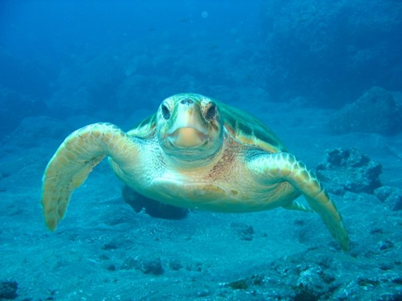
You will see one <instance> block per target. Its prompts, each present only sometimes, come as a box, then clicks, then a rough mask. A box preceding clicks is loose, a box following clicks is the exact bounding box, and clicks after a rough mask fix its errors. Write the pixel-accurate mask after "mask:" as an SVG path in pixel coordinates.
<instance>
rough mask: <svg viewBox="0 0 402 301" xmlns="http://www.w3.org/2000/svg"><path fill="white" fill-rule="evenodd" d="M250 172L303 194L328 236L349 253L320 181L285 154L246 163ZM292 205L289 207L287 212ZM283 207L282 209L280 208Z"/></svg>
mask: <svg viewBox="0 0 402 301" xmlns="http://www.w3.org/2000/svg"><path fill="white" fill-rule="evenodd" d="M249 167H250V169H252V170H254V171H255V173H256V174H257V175H259V176H260V177H264V178H265V180H266V181H267V184H272V183H277V182H281V181H287V182H289V183H290V184H292V185H293V186H294V187H296V189H298V190H299V191H300V192H301V193H303V194H304V196H305V198H306V200H307V202H308V203H309V205H310V206H311V208H313V209H314V211H316V212H317V213H318V214H319V215H320V216H321V219H322V220H323V222H324V223H325V224H326V225H327V227H328V229H329V232H330V233H331V235H332V237H333V238H334V239H335V240H336V241H337V242H338V243H339V244H340V245H341V247H342V249H343V250H345V251H348V250H349V236H348V233H347V231H346V228H345V226H344V224H343V220H342V217H341V215H340V214H339V211H338V210H337V208H336V207H335V204H334V203H333V202H332V201H331V200H330V198H329V196H328V194H327V193H326V192H325V190H324V189H323V188H322V187H321V184H320V182H319V181H318V180H317V178H316V177H315V176H313V175H312V174H311V172H310V171H309V170H307V168H306V166H305V165H304V164H303V163H302V162H301V161H299V160H297V159H296V157H295V156H294V155H292V154H289V153H276V154H268V155H262V156H259V157H257V158H255V159H253V160H252V161H251V162H250V163H249ZM293 206H294V205H293V204H291V205H290V207H291V208H290V209H294V208H292V207H293ZM284 207H285V208H286V206H284ZM296 207H297V206H296Z"/></svg>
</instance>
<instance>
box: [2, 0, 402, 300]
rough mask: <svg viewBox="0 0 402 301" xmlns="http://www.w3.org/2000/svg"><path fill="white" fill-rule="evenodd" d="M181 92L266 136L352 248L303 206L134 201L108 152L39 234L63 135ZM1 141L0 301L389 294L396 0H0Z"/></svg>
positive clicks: (137, 116) (397, 217)
mask: <svg viewBox="0 0 402 301" xmlns="http://www.w3.org/2000/svg"><path fill="white" fill-rule="evenodd" d="M182 92H193V93H200V94H203V95H206V96H209V97H212V98H215V99H217V100H220V101H221V102H224V103H227V104H230V105H232V106H235V107H238V108H240V109H243V110H245V111H247V112H249V113H251V114H253V115H255V116H256V117H258V118H259V119H260V120H261V121H263V122H264V123H265V124H267V125H268V126H269V127H270V128H271V129H272V130H273V131H274V132H275V133H277V134H278V135H279V137H281V139H282V140H283V141H284V142H285V144H286V145H287V146H288V148H289V149H290V151H291V152H292V153H293V154H295V155H297V156H298V157H299V158H300V159H301V160H302V161H303V162H305V163H306V164H307V166H308V167H309V168H310V169H312V170H314V171H315V173H316V174H317V177H318V178H319V179H320V180H321V181H322V182H323V184H324V186H325V187H326V189H327V191H328V192H329V194H330V196H331V198H332V199H333V201H334V202H335V203H336V205H337V207H338V209H339V211H340V212H341V213H342V216H343V218H344V222H345V225H346V228H347V229H348V232H349V235H350V239H351V249H350V251H349V252H343V251H342V250H341V249H340V248H339V246H338V245H337V243H336V242H334V241H333V239H332V238H331V236H330V235H329V233H328V231H327V229H326V227H325V225H324V224H323V223H322V221H321V219H320V218H319V216H318V215H317V214H311V213H303V212H296V211H287V210H283V209H281V208H280V209H275V210H272V211H265V212H259V213H247V214H218V213H209V212H198V211H190V212H187V214H186V215H185V216H182V217H180V218H171V217H170V218H169V217H166V216H165V217H163V218H156V217H155V216H152V214H149V212H147V210H146V209H147V208H145V209H144V210H137V211H140V212H136V211H135V210H133V208H132V206H130V205H129V204H128V203H127V194H126V195H125V197H124V196H122V188H123V186H124V185H123V183H122V182H121V181H119V180H118V179H117V177H116V176H115V175H114V174H113V172H112V171H111V170H110V168H109V166H108V164H107V162H106V160H104V162H102V163H101V164H100V165H99V166H98V167H97V168H96V169H94V171H93V172H92V173H91V175H90V176H89V178H88V180H87V181H86V182H85V183H84V184H83V185H82V186H81V187H80V188H79V189H78V190H77V191H76V192H75V193H74V195H73V197H72V200H71V204H70V206H69V209H68V214H67V216H66V218H65V219H64V220H63V222H62V223H61V224H60V226H59V228H58V229H57V231H55V232H54V233H51V232H49V231H48V230H47V229H46V227H45V225H44V220H43V214H42V208H41V202H40V199H41V185H42V175H43V172H44V170H45V168H46V165H47V163H48V161H49V160H50V159H51V158H52V156H53V154H54V152H55V151H56V150H57V147H58V146H59V145H60V144H61V143H62V142H63V140H64V138H65V137H66V136H67V135H68V134H69V133H71V132H72V131H74V130H76V129H78V128H80V127H82V126H85V125H87V124H91V123H94V122H111V123H113V124H115V125H117V126H118V127H120V128H122V129H123V130H124V131H127V130H129V129H131V128H133V127H134V126H135V125H136V124H138V123H139V122H140V121H141V120H142V119H143V118H146V117H148V116H149V115H151V114H153V113H154V112H156V110H157V109H158V107H159V105H160V103H161V102H162V100H163V99H165V98H167V97H169V96H171V95H173V94H176V93H182ZM0 141H1V144H0V300H162V299H163V300H402V175H401V170H402V2H401V1H395V0H368V1H367V0H365V1H363V0H356V1H329V0H325V1H313V0H286V1H283V0H270V1H268V0H265V1H263V0H253V1H241V0H237V1H229V0H220V1H212V0H208V1H196V0H159V1H156V0H155V1H153V0H151V1H143V0H141V1H140V0H135V1H134V0H133V1H128V0H127V1H89V0H86V1H67V0H58V1H50V0H42V1H39V0H31V1H29V0H26V1H23V0H21V1H11V0H3V1H1V2H0ZM300 202H304V199H303V198H302V197H301V198H300ZM144 206H145V207H146V206H147V205H146V204H145V205H144ZM162 210H167V209H166V208H163V209H162Z"/></svg>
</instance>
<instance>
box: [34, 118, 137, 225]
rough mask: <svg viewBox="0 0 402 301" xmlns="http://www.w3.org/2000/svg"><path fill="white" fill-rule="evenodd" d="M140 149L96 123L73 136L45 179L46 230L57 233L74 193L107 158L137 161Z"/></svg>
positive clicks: (115, 130)
mask: <svg viewBox="0 0 402 301" xmlns="http://www.w3.org/2000/svg"><path fill="white" fill-rule="evenodd" d="M137 154H138V147H136V145H135V144H134V143H133V142H132V141H131V140H130V138H129V137H128V136H127V135H126V134H125V133H124V132H123V131H121V130H120V129H119V128H117V127H116V126H114V125H112V124H107V123H95V124H92V125H89V126H86V127H83V128H81V129H79V130H77V131H75V132H73V133H72V134H70V135H69V136H68V137H67V138H66V139H65V140H64V142H63V143H62V144H61V145H60V147H59V148H58V150H57V151H56V153H55V154H54V156H53V157H52V159H51V160H50V162H49V163H48V165H47V168H46V170H45V173H44V175H43V186H42V205H43V213H44V215H45V221H46V225H47V227H48V228H49V229H50V230H52V231H54V230H55V229H56V227H57V225H58V223H59V222H60V220H61V219H62V218H63V216H64V213H65V211H66V208H67V205H68V202H69V201H70V197H71V194H72V193H73V191H74V190H75V189H76V188H78V187H79V186H80V185H81V184H83V183H84V182H85V180H86V178H87V177H88V175H89V173H90V172H91V171H92V169H93V168H94V167H95V166H96V165H98V164H99V162H100V161H102V159H103V158H105V157H106V156H110V157H111V158H112V159H113V161H115V162H116V163H117V164H119V165H124V162H126V160H127V158H131V159H132V160H135V158H136V157H138V156H137Z"/></svg>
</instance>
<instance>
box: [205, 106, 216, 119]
mask: <svg viewBox="0 0 402 301" xmlns="http://www.w3.org/2000/svg"><path fill="white" fill-rule="evenodd" d="M216 112H217V110H216V104H214V103H213V102H212V103H211V105H210V106H209V108H208V110H207V112H206V113H205V119H206V120H208V121H211V120H212V119H213V118H214V117H215V116H216Z"/></svg>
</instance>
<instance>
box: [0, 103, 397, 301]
mask: <svg viewBox="0 0 402 301" xmlns="http://www.w3.org/2000/svg"><path fill="white" fill-rule="evenodd" d="M245 106H248V105H247V104H245ZM155 109H156V108H155ZM248 111H249V112H251V113H253V114H256V115H257V116H258V117H259V118H260V119H261V120H263V121H264V122H265V123H267V124H268V125H269V126H270V127H271V128H272V129H273V130H274V131H275V132H276V133H277V134H278V135H279V136H280V137H281V138H282V139H283V141H284V142H285V143H286V144H287V146H288V147H289V149H290V150H291V151H292V152H293V153H294V154H296V155H297V156H298V157H299V158H300V159H302V160H303V161H304V162H305V163H306V164H307V165H308V166H309V167H310V168H314V167H315V166H316V165H317V164H318V163H319V162H320V161H322V160H323V158H324V151H325V150H326V149H331V148H335V147H357V148H358V149H359V150H361V151H362V152H363V153H364V154H366V155H368V156H369V157H371V158H372V159H373V160H375V161H378V162H380V163H381V164H382V166H383V174H382V176H381V179H382V182H383V184H384V185H388V186H396V187H401V186H402V185H401V184H402V176H401V172H400V171H401V169H402V159H401V158H402V151H401V150H402V134H399V135H396V136H390V137H385V136H382V135H377V134H359V133H354V134H347V135H338V136H334V135H330V134H329V132H328V129H327V128H326V122H327V119H328V116H330V115H331V114H333V111H331V110H322V109H315V108H312V107H310V108H303V107H297V106H294V105H292V104H278V103H265V104H263V105H261V106H260V107H250V106H248ZM81 119H82V120H81V121H80V123H81V124H82V125H84V124H85V123H90V122H92V121H93V120H92V119H91V117H85V118H84V117H81ZM43 120H44V121H43V122H44V125H43V126H37V127H35V128H34V129H30V131H31V132H30V133H29V135H27V136H24V131H26V129H24V128H21V126H20V128H19V129H17V131H16V132H14V134H13V135H11V136H10V137H9V138H6V139H5V140H3V143H2V145H1V148H0V154H1V155H0V158H1V159H0V165H1V166H2V171H1V172H2V177H1V180H0V196H1V202H0V215H1V217H2V218H1V219H0V254H1V256H0V271H1V273H0V280H2V281H7V280H9V281H16V282H17V283H18V297H16V299H15V300H277V299H278V300H320V299H321V300H327V299H330V300H402V252H401V247H402V234H401V233H402V211H391V210H390V209H388V208H387V207H386V206H384V204H383V203H381V202H380V201H378V200H377V199H376V198H375V197H373V196H372V195H367V194H353V193H348V194H347V195H346V196H345V197H339V196H335V195H333V200H334V202H336V205H337V207H338V209H339V210H340V211H341V213H342V215H343V217H344V220H345V224H346V226H347V228H348V231H349V233H350V238H351V250H350V251H349V252H346V253H345V252H343V251H341V250H340V248H339V247H338V245H337V244H336V243H335V242H334V241H333V240H332V238H331V237H330V235H329V232H328V231H327V229H326V228H325V226H324V224H323V223H322V222H321V220H320V219H319V216H318V215H317V214H309V213H303V212H295V211H287V210H284V209H276V210H272V211H266V212H260V213H250V214H216V213H208V212H191V213H190V214H189V215H188V217H187V218H186V219H183V220H163V219H155V218H151V217H150V216H148V215H147V214H145V213H140V214H137V213H135V212H134V211H133V210H132V209H131V208H130V207H129V206H128V205H127V204H125V203H124V201H123V199H122V197H121V188H122V183H121V182H120V181H119V180H118V179H117V178H116V177H115V175H114V174H113V173H112V171H111V170H110V169H109V166H108V164H107V162H106V160H105V161H104V162H102V163H101V164H100V165H99V166H98V167H97V168H96V169H95V170H94V172H93V173H92V174H91V175H90V177H89V179H88V180H87V181H86V182H85V184H84V185H83V186H82V187H80V188H79V189H78V190H77V191H76V192H75V193H74V194H73V197H72V201H71V202H70V207H69V209H68V213H67V216H66V218H65V219H64V220H63V222H62V223H61V225H60V226H59V228H58V229H57V231H56V232H55V233H50V232H49V231H48V230H47V229H46V227H45V225H44V221H43V216H42V212H41V204H40V190H41V179H42V173H43V171H44V169H45V167H46V164H47V162H48V160H49V159H50V158H51V156H52V155H53V153H54V151H55V150H56V148H57V147H58V145H59V144H60V143H61V142H62V140H63V139H64V138H65V135H66V134H67V133H69V132H71V131H73V130H75V129H76V127H77V120H73V121H72V122H71V123H68V122H67V123H65V124H64V125H63V124H62V123H61V122H60V127H61V128H63V129H64V130H63V133H61V134H60V133H51V134H50V132H51V131H52V129H54V126H47V125H46V119H43ZM39 121H40V118H39V119H37V122H39ZM99 121H101V120H99ZM102 121H107V120H102ZM72 124H74V125H72ZM117 125H118V126H122V127H123V128H125V129H127V126H126V124H125V121H123V120H122V122H121V124H117ZM51 128H52V129H51ZM32 131H33V132H34V133H33V132H32ZM35 131H36V132H35ZM63 135H64V136H63ZM29 137H34V138H29ZM30 139H33V140H30ZM398 150H399V152H398ZM250 226H251V227H252V228H253V230H254V232H253V233H251V234H250V233H248V230H247V229H249V227H250ZM244 233H246V234H247V233H248V234H247V235H248V240H244V237H243V235H244ZM384 245H385V246H386V247H384ZM159 260H160V261H159ZM158 262H159V263H160V264H161V267H162V269H163V273H161V274H159V275H155V274H153V273H152V269H153V267H154V268H155V266H156V268H158ZM146 267H150V268H149V269H150V270H151V273H146ZM159 268H160V266H159Z"/></svg>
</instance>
